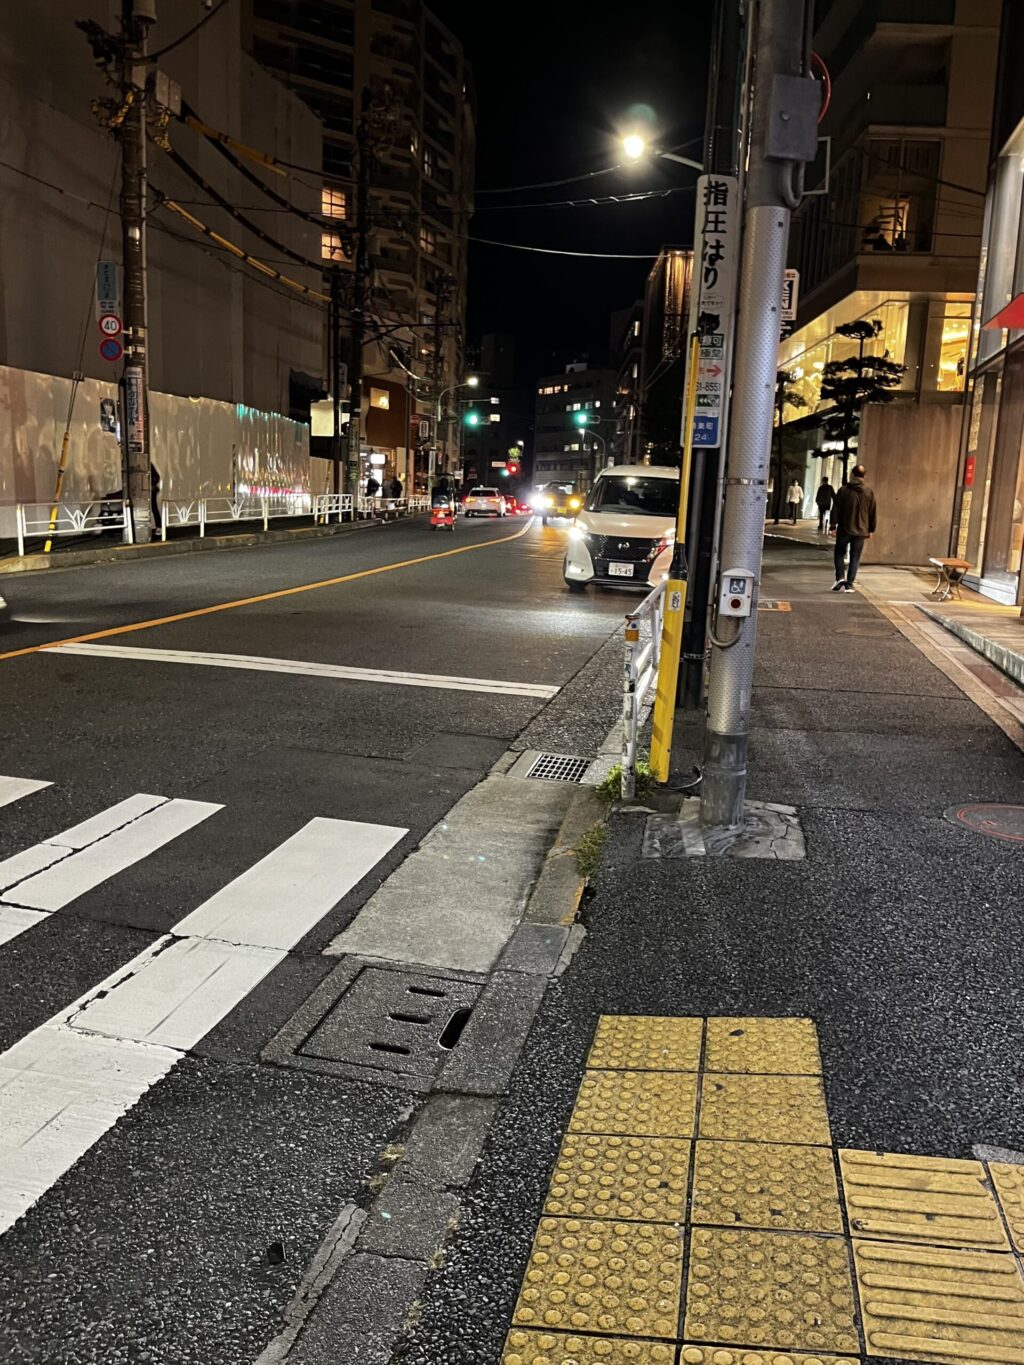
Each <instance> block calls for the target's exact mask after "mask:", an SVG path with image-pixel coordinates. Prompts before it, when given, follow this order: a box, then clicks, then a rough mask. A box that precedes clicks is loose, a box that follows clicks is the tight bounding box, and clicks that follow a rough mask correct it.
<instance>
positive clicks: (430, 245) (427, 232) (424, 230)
mask: <svg viewBox="0 0 1024 1365" xmlns="http://www.w3.org/2000/svg"><path fill="white" fill-rule="evenodd" d="M420 250H421V251H424V252H426V254H427V255H428V256H433V255H434V254H435V252H436V251H437V233H436V232H435V231H434V229H433V228H432V227H427V226H426V225H425V224H424V226H423V227H421V228H420Z"/></svg>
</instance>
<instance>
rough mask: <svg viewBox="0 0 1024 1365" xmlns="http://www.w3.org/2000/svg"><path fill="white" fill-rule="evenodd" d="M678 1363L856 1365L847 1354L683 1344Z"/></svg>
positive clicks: (689, 1364)
mask: <svg viewBox="0 0 1024 1365" xmlns="http://www.w3.org/2000/svg"><path fill="white" fill-rule="evenodd" d="M679 1365H857V1362H854V1361H852V1360H851V1359H850V1357H849V1356H807V1355H799V1354H798V1353H797V1352H796V1351H793V1352H785V1353H783V1352H781V1351H746V1350H742V1349H741V1350H737V1351H727V1350H725V1349H724V1348H723V1347H721V1346H684V1347H683V1349H682V1350H681V1351H680V1353H679Z"/></svg>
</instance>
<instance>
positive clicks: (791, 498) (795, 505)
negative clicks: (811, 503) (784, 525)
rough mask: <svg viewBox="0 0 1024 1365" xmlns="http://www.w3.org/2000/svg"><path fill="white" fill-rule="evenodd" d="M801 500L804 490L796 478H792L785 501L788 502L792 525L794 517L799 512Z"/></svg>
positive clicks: (795, 517) (794, 523) (794, 522)
mask: <svg viewBox="0 0 1024 1365" xmlns="http://www.w3.org/2000/svg"><path fill="white" fill-rule="evenodd" d="M803 500H804V490H803V489H802V488H801V487H800V485H799V484H798V483H797V481H796V479H794V480H793V482H792V483H791V484H790V485H789V488H788V490H787V492H786V501H787V502H788V503H789V515H790V519H791V520H792V522H793V525H794V526H795V525H796V519H797V517H798V516H799V514H800V508H801V506H802V505H803Z"/></svg>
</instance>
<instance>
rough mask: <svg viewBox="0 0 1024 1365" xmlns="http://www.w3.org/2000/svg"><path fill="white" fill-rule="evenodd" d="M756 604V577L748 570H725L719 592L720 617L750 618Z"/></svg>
mask: <svg viewBox="0 0 1024 1365" xmlns="http://www.w3.org/2000/svg"><path fill="white" fill-rule="evenodd" d="M753 604H754V575H753V574H752V573H748V571H747V570H746V569H725V570H723V572H722V581H721V586H720V587H719V590H718V614H719V616H749V615H750V612H751V609H752V607H753Z"/></svg>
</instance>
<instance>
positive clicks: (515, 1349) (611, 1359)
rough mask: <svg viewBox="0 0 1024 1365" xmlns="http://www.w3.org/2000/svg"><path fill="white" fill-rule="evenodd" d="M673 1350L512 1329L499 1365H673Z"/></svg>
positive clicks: (651, 1343)
mask: <svg viewBox="0 0 1024 1365" xmlns="http://www.w3.org/2000/svg"><path fill="white" fill-rule="evenodd" d="M675 1354H676V1348H675V1347H674V1346H664V1345H662V1343H661V1342H658V1341H621V1340H620V1341H610V1340H608V1339H607V1338H606V1337H576V1336H563V1335H562V1334H561V1333H555V1332H523V1331H521V1330H520V1329H519V1328H516V1327H513V1329H512V1331H511V1332H509V1334H508V1340H507V1341H506V1342H505V1353H504V1355H503V1356H502V1357H501V1365H673V1362H674V1360H675Z"/></svg>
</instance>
